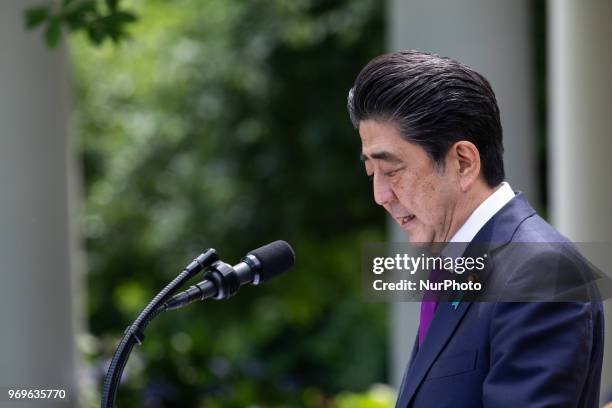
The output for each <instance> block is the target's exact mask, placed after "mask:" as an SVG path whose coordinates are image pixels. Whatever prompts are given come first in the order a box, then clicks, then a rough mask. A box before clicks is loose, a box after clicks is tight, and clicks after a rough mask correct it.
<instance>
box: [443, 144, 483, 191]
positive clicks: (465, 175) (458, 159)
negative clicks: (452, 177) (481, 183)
mask: <svg viewBox="0 0 612 408" xmlns="http://www.w3.org/2000/svg"><path fill="white" fill-rule="evenodd" d="M449 153H450V157H449V159H451V160H452V161H454V162H455V163H454V164H455V166H454V167H455V168H456V169H457V176H458V178H459V185H460V187H461V190H462V191H467V190H469V189H470V187H471V186H472V185H473V184H474V182H475V181H476V180H477V179H478V176H479V175H480V153H479V152H478V149H477V148H476V146H475V145H474V143H472V142H468V141H467V140H460V141H458V142H456V143H455V144H454V145H453V146H452V147H451V149H450V151H449Z"/></svg>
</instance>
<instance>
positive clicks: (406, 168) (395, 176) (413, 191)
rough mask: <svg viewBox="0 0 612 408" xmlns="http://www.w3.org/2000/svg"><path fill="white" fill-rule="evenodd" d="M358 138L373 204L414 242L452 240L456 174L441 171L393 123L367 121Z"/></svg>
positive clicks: (455, 206)
mask: <svg viewBox="0 0 612 408" xmlns="http://www.w3.org/2000/svg"><path fill="white" fill-rule="evenodd" d="M359 134H360V136H361V145H362V151H361V153H362V160H363V161H364V164H365V169H366V173H367V174H368V176H370V177H371V179H372V183H373V188H374V201H376V203H377V204H379V205H382V206H383V207H384V208H385V210H387V212H388V213H389V214H391V216H392V217H393V219H394V220H395V221H396V222H397V223H398V224H399V225H400V226H401V228H402V229H403V230H404V231H406V233H407V234H408V236H409V239H410V242H412V243H415V244H418V243H421V244H423V243H431V242H447V241H448V240H450V238H451V237H452V235H451V234H454V232H455V231H453V230H452V228H451V226H453V225H454V224H456V222H457V220H455V219H454V218H456V212H457V208H458V199H459V197H460V188H459V182H458V178H457V177H456V176H454V175H453V174H454V172H452V171H447V170H440V169H439V168H437V167H436V166H435V163H434V162H433V160H432V159H431V158H430V157H429V155H428V154H427V152H425V150H424V149H423V148H422V147H420V146H418V145H417V144H414V143H410V142H407V141H406V140H405V139H402V138H401V136H400V134H399V132H398V130H397V129H396V128H395V126H394V125H393V123H391V122H385V121H380V122H379V121H375V120H365V121H362V122H361V123H360V124H359Z"/></svg>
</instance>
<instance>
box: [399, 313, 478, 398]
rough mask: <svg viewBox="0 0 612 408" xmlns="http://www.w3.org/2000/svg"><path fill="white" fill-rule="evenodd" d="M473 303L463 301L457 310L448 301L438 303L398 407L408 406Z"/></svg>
mask: <svg viewBox="0 0 612 408" xmlns="http://www.w3.org/2000/svg"><path fill="white" fill-rule="evenodd" d="M471 305H472V304H471V302H462V303H460V304H459V307H457V309H456V310H455V309H454V308H452V307H451V305H450V303H448V302H442V303H440V304H439V305H438V309H437V310H436V314H435V315H434V318H433V321H432V322H431V326H430V327H429V330H428V331H427V335H426V336H425V340H424V341H423V345H422V347H421V349H420V350H419V351H418V353H416V355H415V356H414V358H413V362H412V365H411V366H410V367H409V369H408V372H407V373H406V375H405V376H404V381H403V384H402V389H401V392H400V396H399V399H398V401H397V405H396V407H406V406H407V405H408V402H409V401H410V399H411V398H412V396H413V395H414V392H415V391H416V389H417V388H418V386H419V385H420V384H421V382H422V381H423V378H424V377H425V375H426V374H427V371H429V368H430V367H431V365H432V364H433V362H434V361H435V360H436V358H437V357H438V355H439V354H440V352H441V351H442V349H444V346H445V345H446V343H447V342H448V340H449V339H450V337H451V335H452V334H453V332H454V331H455V329H456V328H457V326H458V325H459V322H460V321H461V319H462V318H463V316H464V315H465V313H466V312H467V310H468V309H469V307H470V306H471Z"/></svg>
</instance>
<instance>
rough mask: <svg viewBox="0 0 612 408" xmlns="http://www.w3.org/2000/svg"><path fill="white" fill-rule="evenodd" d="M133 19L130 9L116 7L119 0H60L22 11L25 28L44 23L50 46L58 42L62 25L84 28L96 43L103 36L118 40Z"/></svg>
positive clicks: (101, 41)
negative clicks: (59, 1)
mask: <svg viewBox="0 0 612 408" xmlns="http://www.w3.org/2000/svg"><path fill="white" fill-rule="evenodd" d="M136 20H137V17H136V15H135V14H134V13H132V12H129V11H126V10H123V9H120V8H119V0H106V1H104V2H101V1H96V0H63V1H62V2H61V4H57V3H56V2H49V3H48V4H42V5H38V6H32V7H29V8H27V9H26V10H25V11H24V22H25V26H26V28H28V29H33V28H35V27H38V26H40V25H43V24H44V23H46V25H45V29H44V38H45V42H46V44H47V45H48V46H49V47H51V48H54V47H56V46H57V45H58V44H59V40H60V38H61V34H62V29H63V28H65V29H66V30H68V31H70V32H72V31H77V32H78V31H84V32H86V33H87V35H88V36H89V39H90V41H91V42H92V43H94V44H96V45H99V44H102V43H103V42H104V41H105V40H106V39H110V40H112V41H114V42H115V43H118V42H119V41H120V40H122V39H123V38H125V37H127V32H126V28H127V27H128V26H129V25H130V24H131V23H134V22H135V21H136Z"/></svg>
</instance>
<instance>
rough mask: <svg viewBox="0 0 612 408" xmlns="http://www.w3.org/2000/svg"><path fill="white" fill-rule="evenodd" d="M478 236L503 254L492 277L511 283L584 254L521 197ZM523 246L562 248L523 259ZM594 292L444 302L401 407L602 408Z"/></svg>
mask: <svg viewBox="0 0 612 408" xmlns="http://www.w3.org/2000/svg"><path fill="white" fill-rule="evenodd" d="M472 242H473V243H484V244H485V245H487V246H488V250H489V252H488V253H489V254H490V256H491V257H492V259H494V262H492V263H491V265H493V266H492V267H491V268H490V269H489V270H488V271H487V273H488V277H486V278H485V279H486V280H489V279H492V280H491V282H492V281H496V282H498V283H499V282H502V283H503V284H506V285H508V286H509V287H511V286H512V285H516V282H523V281H525V280H526V279H525V278H526V277H529V276H530V275H533V274H534V273H536V272H537V273H545V272H546V271H547V270H549V269H548V268H546V267H545V265H547V263H548V261H551V262H559V260H560V259H561V260H564V259H569V258H568V257H572V258H573V260H572V262H569V263H570V264H573V263H575V259H576V257H578V258H579V259H580V255H579V254H578V253H577V251H576V250H575V249H574V248H573V246H572V245H571V243H569V241H567V239H566V238H565V237H563V236H562V235H561V234H559V232H557V231H556V230H555V229H554V228H552V227H551V226H550V225H549V224H548V223H546V221H544V220H543V219H542V218H540V217H539V216H538V215H537V214H536V212H535V211H534V209H533V208H532V207H531V206H530V205H529V204H528V203H527V201H526V200H525V198H524V197H523V196H522V194H521V193H519V194H517V195H516V196H515V198H514V199H512V200H511V201H510V202H509V203H508V204H506V206H505V207H503V208H502V209H501V210H500V211H499V212H498V213H497V214H495V216H494V217H493V218H492V219H490V220H489V221H488V222H487V223H486V224H485V226H484V227H483V228H482V229H481V230H480V231H479V232H478V234H477V235H476V237H475V238H474V240H473V241H472ZM513 242H544V243H545V242H555V243H561V244H559V245H550V246H546V245H533V249H532V250H531V253H529V254H527V255H526V256H523V257H521V259H516V257H512V256H511V255H510V252H509V251H511V250H509V249H508V248H511V247H512V245H508V244H510V243H513ZM471 245H473V244H471ZM471 245H470V246H471ZM469 248H470V247H468V251H469ZM582 259H583V258H582ZM495 265H498V266H500V267H499V268H496V267H495ZM508 265H513V266H512V268H509V267H508ZM502 266H504V267H502ZM543 266H544V267H543ZM570 269H572V268H570ZM578 269H579V268H578ZM500 271H501V272H500ZM542 271H544V272H542ZM580 273H581V272H579V271H576V273H575V275H576V276H578V277H579V276H580ZM485 276H487V275H486V274H485ZM527 281H528V279H527ZM485 284H486V282H485V283H484V284H483V286H484V285H485ZM592 295H593V297H590V299H593V300H592V301H587V302H579V301H572V302H522V303H521V302H469V301H462V302H461V303H460V304H459V306H458V307H457V308H456V309H455V308H454V307H451V304H449V303H447V302H441V303H439V304H438V308H437V309H436V314H435V316H434V319H433V321H432V323H431V326H430V328H429V331H428V333H427V336H426V337H425V340H424V342H423V345H422V348H421V350H418V343H417V342H416V341H415V346H414V349H413V353H412V357H411V361H410V363H409V365H408V367H407V369H406V372H405V374H404V379H403V380H402V385H401V388H400V392H399V396H398V400H397V405H396V407H397V408H405V407H414V408H427V407H432V408H433V407H435V408H445V407H448V408H462V407H465V408H478V407H487V408H505V407H508V408H536V407H537V408H539V407H556V408H559V407H597V406H598V403H599V401H598V400H599V385H600V376H601V366H602V357H603V324H604V322H603V311H602V304H601V302H600V301H599V300H598V297H596V296H597V295H596V294H592Z"/></svg>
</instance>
